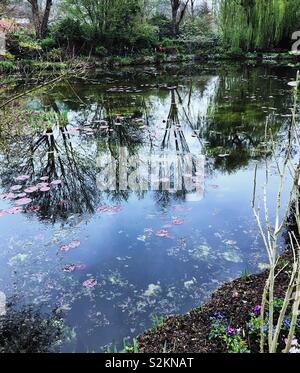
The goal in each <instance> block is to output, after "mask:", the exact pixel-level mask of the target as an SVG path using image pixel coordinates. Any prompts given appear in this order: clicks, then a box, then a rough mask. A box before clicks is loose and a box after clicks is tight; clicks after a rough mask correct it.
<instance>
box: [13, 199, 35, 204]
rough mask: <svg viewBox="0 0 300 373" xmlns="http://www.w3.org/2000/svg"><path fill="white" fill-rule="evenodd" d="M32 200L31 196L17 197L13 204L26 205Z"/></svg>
mask: <svg viewBox="0 0 300 373" xmlns="http://www.w3.org/2000/svg"><path fill="white" fill-rule="evenodd" d="M31 202H32V199H31V198H20V199H18V200H17V201H16V202H15V204H16V205H17V206H25V205H28V204H29V203H31Z"/></svg>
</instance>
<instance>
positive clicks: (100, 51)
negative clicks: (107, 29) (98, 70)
mask: <svg viewBox="0 0 300 373" xmlns="http://www.w3.org/2000/svg"><path fill="white" fill-rule="evenodd" d="M95 54H96V56H98V57H105V56H107V54H108V51H107V49H106V48H105V47H103V46H102V45H101V46H100V45H99V46H98V47H96V48H95Z"/></svg>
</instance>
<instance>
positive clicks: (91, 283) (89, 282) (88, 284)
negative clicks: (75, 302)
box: [82, 278, 97, 289]
mask: <svg viewBox="0 0 300 373" xmlns="http://www.w3.org/2000/svg"><path fill="white" fill-rule="evenodd" d="M82 285H83V286H84V287H85V288H87V289H93V288H94V287H95V286H96V285H97V280H95V279H94V278H91V279H89V280H86V281H84V283H83V284H82Z"/></svg>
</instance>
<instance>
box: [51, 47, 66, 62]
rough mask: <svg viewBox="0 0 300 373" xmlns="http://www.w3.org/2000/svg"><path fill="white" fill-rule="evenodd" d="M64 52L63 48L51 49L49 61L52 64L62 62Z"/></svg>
mask: <svg viewBox="0 0 300 373" xmlns="http://www.w3.org/2000/svg"><path fill="white" fill-rule="evenodd" d="M63 55H64V51H63V50H62V49H61V48H54V49H51V50H50V51H49V52H48V53H47V60H49V61H51V62H60V61H62V59H63Z"/></svg>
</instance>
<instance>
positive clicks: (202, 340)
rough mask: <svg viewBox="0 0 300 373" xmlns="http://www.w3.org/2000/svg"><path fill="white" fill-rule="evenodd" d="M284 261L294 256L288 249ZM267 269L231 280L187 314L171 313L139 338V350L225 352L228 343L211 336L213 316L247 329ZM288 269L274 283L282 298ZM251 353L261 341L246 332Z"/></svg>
mask: <svg viewBox="0 0 300 373" xmlns="http://www.w3.org/2000/svg"><path fill="white" fill-rule="evenodd" d="M281 260H282V261H289V262H290V260H291V257H290V255H289V252H288V251H286V252H285V253H284V254H283V255H282V257H281ZM267 277H268V271H267V270H265V271H264V272H262V273H260V274H255V275H251V276H245V277H241V278H238V279H237V280H234V281H230V282H227V283H225V284H224V285H222V286H221V287H220V288H219V289H217V290H216V291H215V292H214V293H213V294H212V296H211V298H210V299H209V300H208V302H207V303H205V304H204V305H203V306H202V307H199V308H195V309H193V310H192V311H191V312H189V313H187V314H185V315H175V316H169V317H167V318H166V319H165V321H164V322H163V323H162V324H161V326H159V327H157V328H154V329H152V330H149V331H147V332H146V333H145V334H144V335H142V336H140V337H139V338H138V344H139V352H140V353H161V352H163V351H164V352H167V353H224V352H228V351H227V348H226V345H225V344H224V343H223V342H221V341H220V340H217V339H212V338H210V333H211V330H212V320H213V319H215V317H220V315H222V317H224V319H227V320H230V321H229V322H230V325H231V327H232V328H234V329H235V330H238V329H243V328H245V329H246V326H247V323H249V321H250V315H251V314H253V309H254V308H255V307H256V306H258V305H260V304H261V299H262V293H263V290H264V287H265V283H266V280H267ZM288 281H289V275H288V269H286V270H285V271H283V272H281V273H280V274H279V276H278V278H277V283H276V286H275V297H276V298H278V299H282V298H283V297H284V296H285V292H286V289H287V286H288ZM247 343H248V346H249V348H250V351H251V352H252V353H257V352H259V348H258V341H257V340H255V339H254V338H252V337H249V335H248V336H247Z"/></svg>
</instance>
